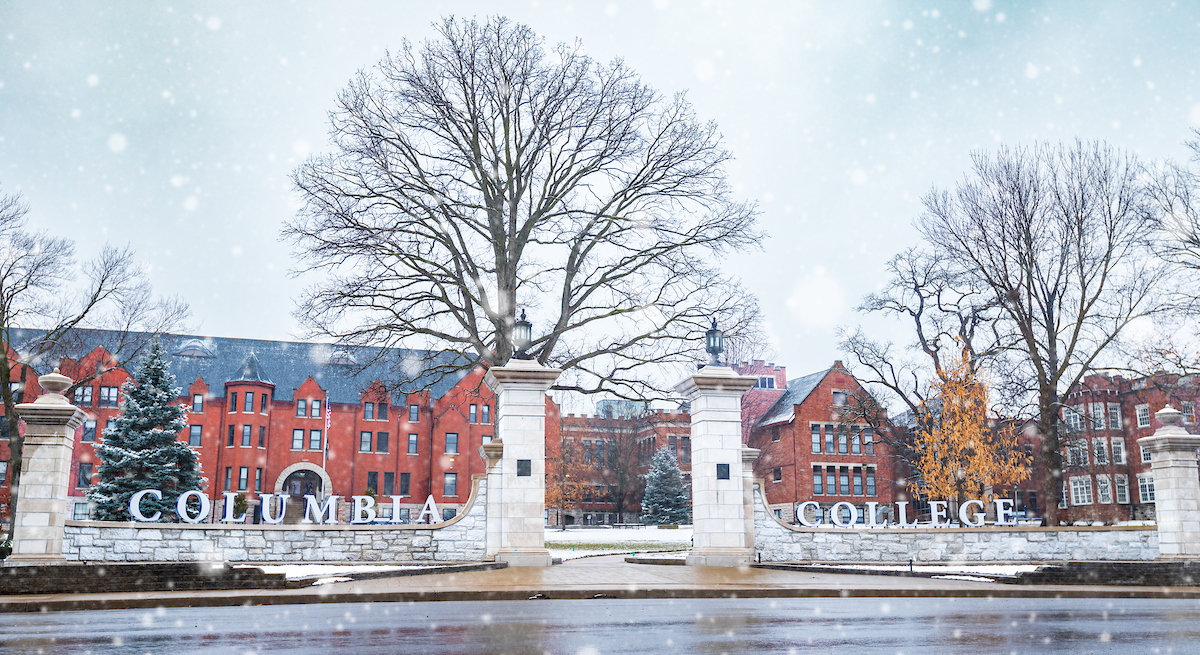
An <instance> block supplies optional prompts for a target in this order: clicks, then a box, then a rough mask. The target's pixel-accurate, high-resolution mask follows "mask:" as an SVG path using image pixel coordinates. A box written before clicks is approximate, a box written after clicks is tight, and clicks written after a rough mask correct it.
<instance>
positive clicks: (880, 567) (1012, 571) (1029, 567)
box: [813, 564, 1038, 575]
mask: <svg viewBox="0 0 1200 655" xmlns="http://www.w3.org/2000/svg"><path fill="white" fill-rule="evenodd" d="M813 566H819V567H822V568H827V569H854V570H856V571H907V570H909V567H908V565H907V564H894V565H887V564H813ZM1037 568H1038V565H1037V564H979V565H974V564H936V565H930V564H926V565H921V564H916V565H914V566H913V567H912V570H913V572H915V573H938V574H958V575H963V574H967V575H970V574H975V575H1019V574H1021V573H1029V572H1031V571H1036V570H1037Z"/></svg>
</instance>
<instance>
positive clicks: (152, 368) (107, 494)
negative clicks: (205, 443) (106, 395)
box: [88, 341, 207, 522]
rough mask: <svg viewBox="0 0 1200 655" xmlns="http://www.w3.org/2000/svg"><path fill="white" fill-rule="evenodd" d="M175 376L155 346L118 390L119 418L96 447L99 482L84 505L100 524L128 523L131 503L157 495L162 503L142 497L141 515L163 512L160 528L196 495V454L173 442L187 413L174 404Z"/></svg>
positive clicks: (198, 484)
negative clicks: (186, 497)
mask: <svg viewBox="0 0 1200 655" xmlns="http://www.w3.org/2000/svg"><path fill="white" fill-rule="evenodd" d="M179 392H180V389H179V388H177V387H176V386H175V376H174V375H172V374H171V372H170V371H169V370H167V359H166V356H165V355H164V353H163V348H162V345H161V344H160V343H159V342H158V341H155V342H154V343H153V344H151V345H150V349H149V351H148V352H147V353H146V357H145V358H144V359H143V360H142V363H141V365H140V366H139V367H138V370H137V372H136V373H134V376H133V380H131V381H130V382H127V383H125V385H124V386H123V387H122V389H121V396H122V402H121V415H120V416H118V417H117V419H116V420H115V421H113V424H112V425H111V426H110V427H108V428H105V430H104V440H103V441H102V442H100V443H97V444H96V446H95V448H96V454H97V455H99V456H100V482H99V484H97V485H96V487H95V488H94V489H92V491H91V492H90V493H88V499H89V500H91V501H92V502H94V503H95V504H96V513H95V518H96V519H97V520H99V521H131V520H133V519H132V517H131V516H130V515H129V497H130V496H132V495H133V494H134V493H135V492H138V491H141V490H142V489H158V490H159V491H161V492H162V496H163V497H162V500H156V499H155V498H154V497H153V496H146V497H145V498H144V499H143V500H142V504H141V507H142V513H143V514H145V515H146V516H152V515H153V514H154V512H156V511H158V512H162V518H161V519H160V520H161V521H163V522H176V521H178V520H179V519H178V517H177V516H176V514H175V504H176V503H177V502H178V500H179V496H180V494H182V493H184V492H186V491H191V490H192V489H200V488H201V487H202V486H203V485H204V483H205V482H207V480H205V479H204V478H202V477H201V476H200V466H199V463H198V457H197V454H196V451H195V450H193V449H192V447H191V446H189V445H188V444H186V443H184V442H182V441H179V440H177V439H176V437H177V436H178V435H179V433H180V432H181V431H183V429H184V428H185V427H187V421H186V420H185V419H184V416H185V415H186V414H187V409H186V408H184V407H182V406H180V405H178V404H172V403H173V402H174V401H175V400H176V399H178V398H179ZM197 509H198V505H197V507H196V508H194V510H193V511H195V510H197Z"/></svg>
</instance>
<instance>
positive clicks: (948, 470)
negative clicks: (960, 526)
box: [915, 349, 1030, 504]
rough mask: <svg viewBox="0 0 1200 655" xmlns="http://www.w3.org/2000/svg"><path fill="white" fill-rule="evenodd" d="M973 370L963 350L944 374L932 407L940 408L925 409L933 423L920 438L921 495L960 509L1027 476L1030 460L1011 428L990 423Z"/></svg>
mask: <svg viewBox="0 0 1200 655" xmlns="http://www.w3.org/2000/svg"><path fill="white" fill-rule="evenodd" d="M973 368H974V367H972V366H971V361H970V353H969V351H967V350H966V349H964V350H963V353H962V356H961V358H960V359H959V361H958V362H955V363H953V365H952V366H949V367H947V368H945V369H943V372H941V373H940V374H939V376H938V381H937V382H936V385H937V391H938V393H937V395H936V398H937V400H936V401H934V402H940V407H932V408H926V409H927V410H928V413H929V415H930V416H931V417H932V419H933V420H931V421H929V422H928V423H927V427H925V428H923V429H919V430H918V432H917V435H916V443H915V450H916V452H917V453H918V457H917V461H916V468H917V472H918V473H919V474H920V476H921V480H920V484H919V489H918V493H920V494H921V495H922V496H924V497H926V498H929V499H938V500H941V499H945V500H952V501H957V503H959V504H960V503H962V502H963V501H964V500H966V499H967V498H982V497H983V493H984V491H985V490H986V489H987V488H989V487H997V486H1002V485H1010V484H1015V483H1017V482H1020V481H1021V480H1023V479H1025V478H1026V477H1027V476H1028V467H1029V459H1030V458H1029V455H1027V454H1026V453H1024V452H1022V451H1021V450H1020V448H1018V447H1017V443H1016V434H1015V433H1014V431H1013V429H1012V426H1011V425H1008V424H1005V423H1004V422H1001V421H998V420H992V419H989V418H988V390H987V385H986V384H985V383H984V382H983V381H982V380H980V379H979V377H978V373H977V372H976V371H974V370H973Z"/></svg>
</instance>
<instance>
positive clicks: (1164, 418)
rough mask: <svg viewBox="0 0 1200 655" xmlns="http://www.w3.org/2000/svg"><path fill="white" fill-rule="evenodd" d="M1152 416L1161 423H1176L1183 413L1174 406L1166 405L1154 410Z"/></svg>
mask: <svg viewBox="0 0 1200 655" xmlns="http://www.w3.org/2000/svg"><path fill="white" fill-rule="evenodd" d="M1154 418H1156V419H1158V420H1159V422H1160V423H1162V424H1163V425H1176V424H1178V423H1179V421H1181V420H1182V419H1183V413H1182V412H1180V411H1179V410H1177V409H1175V408H1174V407H1171V406H1170V405H1167V406H1166V407H1163V408H1162V409H1160V410H1158V411H1157V412H1154Z"/></svg>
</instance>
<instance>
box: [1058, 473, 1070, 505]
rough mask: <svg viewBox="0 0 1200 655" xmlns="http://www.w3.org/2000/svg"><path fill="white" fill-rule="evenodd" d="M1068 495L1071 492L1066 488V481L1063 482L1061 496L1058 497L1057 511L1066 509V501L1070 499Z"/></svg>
mask: <svg viewBox="0 0 1200 655" xmlns="http://www.w3.org/2000/svg"><path fill="white" fill-rule="evenodd" d="M1070 493H1071V490H1070V487H1068V486H1067V481H1066V480H1063V486H1062V495H1061V496H1059V497H1058V508H1059V509H1066V508H1067V506H1068V503H1067V499H1068V498H1070V497H1071V496H1070V495H1069V494H1070Z"/></svg>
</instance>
